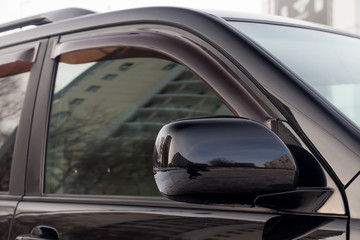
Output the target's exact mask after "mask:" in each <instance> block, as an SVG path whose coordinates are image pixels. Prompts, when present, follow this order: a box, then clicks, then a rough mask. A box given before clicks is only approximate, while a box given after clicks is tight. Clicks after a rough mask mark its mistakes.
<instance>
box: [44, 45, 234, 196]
mask: <svg viewBox="0 0 360 240" xmlns="http://www.w3.org/2000/svg"><path fill="white" fill-rule="evenodd" d="M142 52H143V54H142ZM127 53H128V54H127ZM213 115H232V113H231V112H230V111H229V110H228V109H227V107H226V106H225V105H224V104H223V103H222V102H221V101H220V100H219V98H218V97H217V96H215V95H214V93H213V92H212V91H211V90H210V89H209V88H208V87H207V86H206V85H205V83H204V82H203V81H202V80H201V79H199V78H198V77H197V76H196V75H195V74H194V73H193V72H191V71H190V70H189V69H188V68H187V67H186V66H183V65H182V64H180V63H177V62H176V61H173V60H172V59H170V58H169V57H166V56H162V55H161V54H159V53H156V52H151V51H148V50H143V49H129V48H97V49H90V50H82V51H76V52H70V53H66V54H63V55H62V56H60V58H59V64H58V69H57V74H56V79H55V87H54V95H53V100H52V107H51V114H50V120H49V121H50V122H49V131H48V144H47V157H46V173H45V174H46V177H45V192H46V193H56V194H62V193H66V194H109V195H159V191H158V190H157V187H156V185H155V181H154V179H153V172H152V155H153V146H154V141H155V138H156V135H157V133H158V131H159V130H160V128H161V127H162V126H163V125H164V124H166V123H168V122H170V121H173V120H175V119H181V118H192V117H199V116H213Z"/></svg>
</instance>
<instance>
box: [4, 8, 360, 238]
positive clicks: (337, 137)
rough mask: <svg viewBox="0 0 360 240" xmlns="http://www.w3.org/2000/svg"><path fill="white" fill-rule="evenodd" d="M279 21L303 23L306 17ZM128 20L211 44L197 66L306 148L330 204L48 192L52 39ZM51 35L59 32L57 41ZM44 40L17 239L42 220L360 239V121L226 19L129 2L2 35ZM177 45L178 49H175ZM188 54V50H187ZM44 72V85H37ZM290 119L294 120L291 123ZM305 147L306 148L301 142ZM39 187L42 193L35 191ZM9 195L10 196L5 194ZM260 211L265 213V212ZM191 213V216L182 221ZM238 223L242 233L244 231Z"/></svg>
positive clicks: (27, 118) (113, 234)
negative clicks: (196, 201) (220, 202)
mask: <svg viewBox="0 0 360 240" xmlns="http://www.w3.org/2000/svg"><path fill="white" fill-rule="evenodd" d="M239 19H240V20H243V21H257V22H265V23H273V22H272V21H275V20H270V21H269V20H266V19H255V17H250V18H249V17H247V16H243V17H238V18H237V20H239ZM276 24H280V25H282V24H285V25H291V26H294V27H298V26H299V25H298V23H284V22H278V23H276ZM115 26H116V27H117V28H116V29H111V31H110V30H109V29H105V33H103V32H101V28H108V27H115ZM300 27H304V26H300ZM306 27H307V28H313V29H318V28H317V27H313V26H306ZM121 28H126V30H127V31H128V30H129V29H130V30H135V29H136V30H142V31H156V32H157V31H160V32H166V33H167V34H169V35H173V36H179V35H181V38H182V40H184V39H187V40H189V41H188V42H192V43H193V46H196V47H198V48H199V49H202V50H203V51H202V52H201V54H204V55H205V53H209V55H210V56H211V57H209V56H207V58H210V59H211V60H212V63H213V65H211V67H210V68H209V67H207V66H206V65H205V64H203V62H202V63H198V62H197V61H193V63H195V65H192V68H191V69H192V70H194V71H195V72H197V73H198V74H199V75H200V76H201V77H203V78H204V79H206V80H207V81H208V82H207V83H208V84H209V85H210V86H211V87H212V88H213V89H214V90H215V91H216V92H217V93H218V94H219V95H220V96H222V98H223V99H224V101H225V102H226V103H227V104H228V105H229V106H230V107H231V109H232V110H233V111H234V112H236V113H238V114H239V115H240V113H241V116H242V117H247V118H250V119H254V120H256V121H258V122H260V123H262V124H264V125H266V126H268V127H270V128H271V129H272V130H273V131H274V132H275V133H276V134H278V135H279V136H280V138H281V140H282V141H283V142H284V143H285V144H286V145H288V148H289V149H290V151H291V153H292V155H293V157H294V159H295V160H296V161H298V162H301V161H299V159H303V158H304V157H305V158H306V159H308V160H309V161H307V163H304V164H300V165H299V166H298V170H299V184H301V185H302V186H303V187H319V188H331V189H332V190H333V194H332V195H331V196H330V198H329V199H328V200H327V201H326V203H324V207H326V210H321V209H320V210H319V211H316V212H315V213H311V215H310V216H309V215H308V216H304V217H301V216H299V215H297V214H291V213H289V212H286V211H285V212H283V211H281V208H279V207H277V208H278V209H280V212H277V211H273V212H272V214H270V212H271V211H269V209H262V208H254V209H249V208H245V209H244V208H241V207H239V206H235V205H234V206H232V207H227V208H225V209H223V208H217V207H209V206H206V207H204V206H202V205H196V207H194V206H193V205H190V204H179V203H176V202H173V201H165V200H163V199H161V198H159V199H154V198H135V197H129V198H126V197H103V198H99V197H97V196H72V195H64V196H56V195H55V196H44V194H43V173H42V169H43V166H44V151H45V150H44V149H45V147H44V146H45V144H46V137H45V136H46V131H47V127H46V126H47V115H48V109H49V102H50V101H49V99H51V88H52V82H51V79H53V74H54V69H55V68H56V65H55V61H54V59H53V58H52V56H53V52H52V51H53V47H54V46H55V45H56V44H57V43H58V42H59V39H58V37H59V36H60V35H62V39H63V38H64V36H63V35H67V34H72V33H75V34H74V35H70V36H65V39H66V37H68V40H71V39H76V38H77V37H78V38H90V39H91V36H92V34H95V35H96V34H98V35H100V34H101V35H103V36H106V34H109V32H110V33H111V34H115V33H116V32H121ZM82 31H83V32H84V33H83V35H81V32H82ZM324 31H325V30H324ZM326 31H331V30H326ZM48 38H52V39H51V40H50V41H51V43H50V44H49V46H47V41H48ZM35 40H36V41H37V40H41V45H40V46H41V51H40V52H41V54H40V55H38V58H37V61H38V63H39V64H36V65H35V67H34V70H35V71H34V72H33V73H32V78H31V79H32V80H31V84H30V85H29V90H28V94H27V98H26V101H25V102H26V105H25V107H24V109H26V110H25V111H24V113H23V117H22V119H21V123H20V127H21V131H20V132H19V133H18V138H17V151H16V155H17V157H16V158H15V160H14V163H13V164H14V166H16V167H14V168H13V173H12V175H11V187H10V192H9V193H5V194H4V195H5V196H3V197H2V198H1V201H0V203H1V204H3V205H2V208H1V209H6V211H4V212H2V213H1V214H2V217H3V216H5V217H4V218H1V219H2V222H1V224H2V225H1V226H2V227H3V226H4V229H6V228H7V226H9V224H10V220H11V217H12V213H13V211H14V209H15V208H16V206H17V203H18V202H19V205H18V207H17V208H16V213H15V215H14V219H13V227H12V229H11V233H10V236H9V239H15V238H16V237H17V236H19V235H25V234H30V233H31V231H32V229H33V228H34V227H36V226H39V225H47V226H50V227H54V228H55V229H56V231H58V233H59V236H60V239H62V238H64V239H66V238H67V239H79V238H87V239H119V238H124V236H126V239H131V238H130V236H131V237H132V239H144V237H145V236H146V238H147V239H169V238H170V237H173V236H174V235H175V236H179V239H201V237H204V236H207V237H214V236H215V235H216V234H220V235H221V234H228V235H229V236H230V235H231V234H233V235H231V237H232V238H227V239H261V238H263V239H292V238H295V237H298V236H303V237H304V238H307V237H309V238H312V239H324V238H326V237H327V238H330V239H357V238H358V236H359V229H360V227H359V226H360V223H359V220H358V219H359V215H360V213H359V207H358V206H359V205H358V203H359V201H360V198H359V197H360V196H359V190H358V189H359V188H358V186H359V176H358V175H356V174H357V173H358V172H359V169H360V162H359V151H360V150H359V149H360V145H359V144H360V141H359V139H360V138H359V131H358V129H357V128H355V127H354V126H353V125H351V124H349V123H348V122H347V121H346V120H344V119H343V118H342V117H341V115H339V114H338V113H337V112H336V111H334V110H333V109H332V107H330V106H328V105H327V104H326V103H324V102H323V100H322V99H321V98H319V97H318V96H316V94H314V93H313V92H312V91H311V89H309V88H307V86H305V85H304V84H302V83H301V81H300V80H299V79H298V78H297V77H296V76H294V75H293V74H291V72H289V71H288V70H287V69H286V68H285V67H284V66H282V65H281V64H280V63H278V62H277V61H276V60H275V59H273V58H272V57H271V56H269V55H268V54H266V53H264V52H263V51H262V49H259V48H258V46H256V45H255V44H253V43H252V42H251V41H250V40H249V39H248V38H247V37H246V36H245V35H243V34H241V33H239V32H237V31H235V30H234V29H233V28H231V27H230V26H228V25H227V24H226V23H225V22H224V21H223V20H222V19H220V18H217V17H215V16H214V15H208V14H204V13H198V12H195V11H189V10H184V9H172V8H165V9H164V8H153V9H140V10H130V11H124V12H115V13H109V14H100V15H94V16H88V17H81V18H78V19H74V20H67V21H63V22H58V23H55V24H52V25H48V26H46V25H45V26H43V27H39V28H35V29H33V30H28V31H24V32H20V33H16V34H13V35H9V36H5V37H2V39H1V41H0V48H2V49H6V48H7V47H9V46H14V45H18V44H20V43H25V42H29V41H35ZM149 47H151V46H150V45H149ZM45 50H46V55H45ZM204 52H205V53H204ZM172 54H174V55H177V54H178V53H177V52H176V51H174V52H172ZM186 54H188V53H187V52H186V51H184V54H183V55H184V56H185V55H186ZM44 55H45V57H44ZM189 55H190V54H189ZM189 58H190V57H189ZM183 60H184V63H185V64H189V65H190V62H191V61H190V60H189V59H186V58H185V57H184V58H183ZM209 69H215V71H216V70H219V69H221V71H222V72H224V71H225V72H226V74H220V75H217V76H218V77H220V79H218V80H214V77H212V76H211V75H212V74H210V73H208V74H206V71H208V70H209ZM39 79H40V81H41V84H40V85H39V89H37V86H38V84H39ZM208 79H210V80H208ZM245 95H246V96H247V97H248V98H247V99H248V101H250V100H249V99H252V100H255V104H254V103H253V102H251V101H250V102H251V103H252V108H250V109H252V110H249V109H246V107H244V106H246V104H247V103H248V102H246V101H245V102H244V101H243V97H244V96H245ZM35 98H36V102H35ZM253 106H255V107H253ZM285 124H286V127H283V125H285ZM290 145H292V146H293V147H292V146H290ZM299 147H301V148H300V149H301V151H297V149H299ZM303 150H304V151H303ZM339 159H340V160H339ZM313 166H315V168H313ZM309 169H314V170H311V171H310V173H314V174H310V173H309V172H308V171H307V170H309ZM318 173H320V174H318ZM315 175H316V176H317V177H314V176H315ZM25 176H26V179H25ZM344 186H346V193H345V187H344ZM322 190H324V189H322ZM322 190H321V192H323V191H322ZM325 190H326V189H325ZM325 193H326V192H325ZM34 195H35V196H36V197H31V196H34ZM320 195H322V194H320ZM324 195H326V194H324ZM324 195H322V196H324ZM14 196H15V197H14ZM9 197H10V198H11V203H10V204H8V203H9V202H8V201H7V200H6V199H9ZM13 197H14V198H13ZM324 199H326V198H324ZM347 199H349V204H348V200H347ZM20 200H21V201H20ZM4 203H5V204H4ZM277 203H278V202H276V204H277ZM7 204H8V205H7ZM311 208H312V207H311ZM257 211H261V212H264V213H263V214H258V213H256V212H257ZM164 216H165V217H164ZM350 217H352V219H351V221H350ZM161 220H163V221H161ZM184 222H185V223H186V224H184V225H181V224H182V223H184ZM167 223H169V225H167ZM152 224H153V225H152ZM183 226H184V228H182V227H183ZM232 230H234V231H232ZM284 230H286V231H284ZM5 231H6V230H5ZM239 232H240V233H241V234H242V235H236V234H237V233H239ZM149 233H150V234H149ZM6 234H7V233H5V234H3V232H1V235H2V236H1V237H2V238H3V239H7V237H6ZM106 234H107V235H106ZM176 234H177V235H176ZM149 235H150V236H149ZM217 237H219V238H220V236H217ZM0 239H1V238H0Z"/></svg>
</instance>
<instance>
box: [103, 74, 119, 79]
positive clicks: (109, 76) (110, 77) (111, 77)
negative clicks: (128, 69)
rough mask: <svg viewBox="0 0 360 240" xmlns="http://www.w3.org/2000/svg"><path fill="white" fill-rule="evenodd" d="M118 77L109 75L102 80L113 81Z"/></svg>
mask: <svg viewBox="0 0 360 240" xmlns="http://www.w3.org/2000/svg"><path fill="white" fill-rule="evenodd" d="M116 77H117V74H107V75H105V76H104V77H103V78H102V80H113V79H114V78H116Z"/></svg>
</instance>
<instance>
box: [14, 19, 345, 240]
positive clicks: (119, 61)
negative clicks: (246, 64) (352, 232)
mask: <svg viewBox="0 0 360 240" xmlns="http://www.w3.org/2000/svg"><path fill="white" fill-rule="evenodd" d="M49 46H52V47H51V48H49V49H48V51H47V53H46V61H45V63H44V67H43V72H42V75H41V80H40V85H39V91H38V94H37V99H36V100H37V101H36V108H35V111H34V118H33V121H32V134H31V136H30V147H29V155H28V165H27V170H26V184H25V196H24V197H23V198H22V200H21V202H20V203H19V205H18V207H17V209H16V214H15V217H14V221H13V227H12V232H11V235H10V239H15V238H18V239H33V238H39V239H41V238H46V239H79V238H86V239H119V238H120V239H143V238H145V237H146V238H148V239H170V238H173V239H261V238H263V239H292V238H299V237H301V236H304V237H309V238H312V239H323V238H325V239H346V236H347V229H346V227H347V215H346V211H345V208H344V203H343V199H342V196H341V194H340V192H339V190H337V187H336V184H335V183H334V182H333V180H332V179H331V177H330V176H329V175H328V174H327V173H326V171H325V170H324V169H323V168H321V167H320V166H318V169H319V171H321V173H322V174H323V175H321V177H324V178H326V181H325V182H326V183H325V184H326V186H330V187H332V188H334V193H333V194H332V196H331V197H330V198H329V199H328V200H327V201H326V202H325V203H323V204H322V205H321V206H320V207H319V208H317V209H315V210H314V211H312V212H311V211H310V212H306V211H305V212H304V213H302V214H300V215H301V216H299V214H292V213H288V212H286V211H285V212H279V211H274V210H270V209H265V208H255V209H250V208H249V206H236V205H235V206H234V205H230V206H223V205H218V206H207V205H196V204H188V203H179V202H174V201H170V200H167V199H165V198H164V197H162V196H160V193H159V191H158V189H157V187H156V185H155V182H154V180H153V170H152V155H153V148H154V141H155V138H156V135H157V132H158V131H159V130H160V128H161V127H162V126H163V125H164V124H166V123H167V122H170V121H173V120H176V119H181V118H194V117H203V116H205V117H207V116H234V115H235V116H240V117H246V118H249V119H252V120H255V121H257V122H260V123H262V124H264V125H265V126H267V127H268V128H270V129H274V128H276V124H275V123H276V121H275V120H276V117H277V115H276V114H277V112H276V109H275V108H274V107H269V106H270V105H269V106H266V104H265V103H268V102H266V98H264V96H262V94H261V92H260V91H259V89H257V88H256V87H255V86H254V85H246V84H245V83H246V82H248V79H247V77H246V75H245V74H244V73H243V72H242V71H241V70H239V69H238V68H236V67H235V66H234V65H233V64H232V63H231V61H230V60H229V59H228V58H227V57H225V55H224V54H222V53H220V52H219V51H218V50H217V49H216V48H214V47H213V46H211V45H210V44H208V43H207V42H206V41H205V40H203V39H201V38H199V37H197V36H195V35H193V34H191V33H189V32H186V31H184V30H181V29H177V28H174V27H165V26H160V25H131V26H123V27H116V28H109V29H98V30H96V31H95V30H93V31H90V32H89V31H88V32H86V31H84V32H82V33H76V34H70V35H64V36H60V37H59V38H58V37H54V38H52V39H51V40H50V44H49ZM53 46H54V47H53ZM259 96H262V97H261V98H260V97H259ZM269 120H270V121H269ZM281 126H283V127H282V128H281V129H280V130H281V131H282V134H283V135H286V138H287V141H289V142H293V143H294V144H298V145H301V140H300V139H298V138H297V136H296V134H294V133H293V132H291V128H290V127H288V126H287V125H286V123H282V125H281ZM286 138H285V137H284V139H286ZM294 152H295V150H294ZM311 160H312V159H311ZM314 161H315V160H314ZM311 166H314V165H313V164H311ZM319 182H320V183H321V184H323V183H324V181H319ZM303 184H304V185H306V181H305V182H304V183H303ZM334 209H335V210H334ZM299 226H301V227H299ZM284 229H286V231H283V230H284Z"/></svg>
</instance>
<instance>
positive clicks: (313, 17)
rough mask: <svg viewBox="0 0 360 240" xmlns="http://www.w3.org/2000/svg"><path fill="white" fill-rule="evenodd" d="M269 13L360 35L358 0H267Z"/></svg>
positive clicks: (359, 3)
mask: <svg viewBox="0 0 360 240" xmlns="http://www.w3.org/2000/svg"><path fill="white" fill-rule="evenodd" d="M267 4H268V6H267V8H266V9H267V11H268V13H269V14H275V15H280V16H285V17H291V18H296V19H301V20H305V21H310V22H315V23H320V24H325V25H329V26H332V27H335V28H337V29H340V30H343V31H346V32H351V33H355V34H359V35H360V1H357V0H347V1H341V0H269V1H268V2H267Z"/></svg>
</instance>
